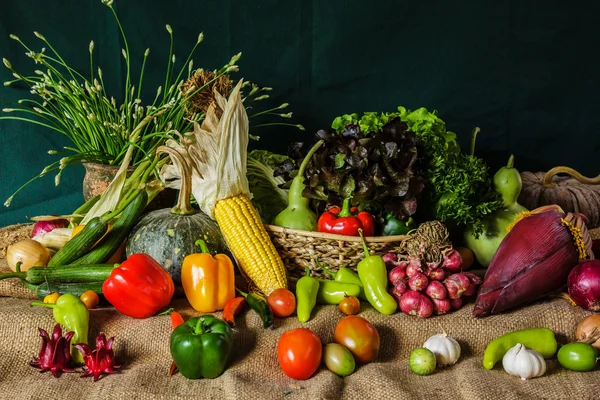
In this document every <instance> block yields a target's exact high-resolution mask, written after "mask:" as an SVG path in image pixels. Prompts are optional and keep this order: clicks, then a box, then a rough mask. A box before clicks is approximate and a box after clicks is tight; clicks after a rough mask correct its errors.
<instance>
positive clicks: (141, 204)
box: [73, 190, 148, 265]
mask: <svg viewBox="0 0 600 400" xmlns="http://www.w3.org/2000/svg"><path fill="white" fill-rule="evenodd" d="M147 203H148V195H147V194H146V191H145V190H142V191H141V192H140V193H138V195H137V196H135V198H134V199H133V200H132V201H131V203H129V205H128V206H127V207H125V209H124V210H123V213H122V214H121V216H120V217H119V219H117V222H115V224H114V226H113V227H112V229H111V230H110V231H108V233H107V234H106V236H104V237H103V238H102V240H100V242H99V243H98V244H97V245H96V246H95V247H94V248H93V249H92V250H91V251H89V252H88V253H87V254H85V255H83V256H82V257H80V258H78V259H76V260H75V261H73V264H78V265H86V264H102V263H105V262H106V261H108V259H109V258H110V257H111V256H112V255H113V254H114V253H115V252H116V251H117V249H118V248H119V246H121V244H123V242H124V241H125V239H127V235H129V232H130V231H131V230H132V229H133V227H134V226H135V223H136V222H137V220H138V218H139V217H140V216H141V215H142V213H143V212H144V209H145V208H146V204H147ZM82 232H83V231H82ZM79 235H81V233H80V234H79ZM79 235H77V236H79ZM77 236H75V237H77Z"/></svg>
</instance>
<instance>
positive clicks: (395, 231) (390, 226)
mask: <svg viewBox="0 0 600 400" xmlns="http://www.w3.org/2000/svg"><path fill="white" fill-rule="evenodd" d="M384 221H385V222H384V224H383V232H382V235H383V236H395V235H405V234H407V233H408V232H410V231H411V230H413V229H414V226H413V223H414V221H413V219H412V217H410V218H408V220H406V221H402V220H399V219H398V218H396V217H394V215H393V214H391V213H388V214H386V216H385V218H384Z"/></svg>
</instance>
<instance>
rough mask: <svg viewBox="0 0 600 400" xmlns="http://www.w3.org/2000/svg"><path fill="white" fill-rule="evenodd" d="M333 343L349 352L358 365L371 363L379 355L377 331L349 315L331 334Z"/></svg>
mask: <svg viewBox="0 0 600 400" xmlns="http://www.w3.org/2000/svg"><path fill="white" fill-rule="evenodd" d="M333 341H334V342H336V343H339V344H341V345H342V346H345V347H346V348H347V349H348V350H350V352H351V353H352V355H353V356H354V358H355V359H356V361H358V362H359V363H363V364H364V363H368V362H370V361H373V360H374V359H375V357H377V355H378V354H379V344H380V342H379V333H378V332H377V329H375V327H374V326H373V325H372V324H371V323H370V322H369V321H367V320H366V319H364V318H363V317H359V316H358V315H349V316H347V317H344V318H342V319H341V320H340V322H338V324H337V326H336V327H335V331H334V332H333Z"/></svg>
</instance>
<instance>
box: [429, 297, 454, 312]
mask: <svg viewBox="0 0 600 400" xmlns="http://www.w3.org/2000/svg"><path fill="white" fill-rule="evenodd" d="M431 301H432V303H433V313H434V314H435V315H442V314H446V313H447V312H449V311H450V309H451V308H452V300H450V299H431Z"/></svg>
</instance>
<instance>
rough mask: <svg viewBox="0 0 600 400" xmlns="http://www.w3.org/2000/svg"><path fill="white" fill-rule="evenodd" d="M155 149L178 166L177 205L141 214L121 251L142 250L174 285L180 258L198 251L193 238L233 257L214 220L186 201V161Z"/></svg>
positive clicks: (178, 276)
mask: <svg viewBox="0 0 600 400" xmlns="http://www.w3.org/2000/svg"><path fill="white" fill-rule="evenodd" d="M157 152H164V153H168V154H169V156H170V157H171V159H172V160H173V164H174V165H175V166H177V167H178V168H179V169H180V175H181V190H180V192H179V197H178V201H177V204H176V205H175V207H173V208H172V209H169V208H165V209H161V210H156V211H152V212H150V213H148V214H146V215H144V216H143V217H142V218H141V219H140V221H139V222H138V223H137V224H136V226H135V227H134V228H133V229H132V231H131V233H130V234H129V237H128V239H127V245H126V249H125V252H126V254H127V257H129V256H130V255H132V254H137V253H146V254H148V255H149V256H150V257H152V258H154V259H155V260H156V261H157V262H158V263H159V264H160V265H162V266H163V268H165V270H167V272H169V274H170V275H171V277H172V278H173V281H174V282H175V284H176V285H177V286H181V266H182V264H183V259H184V258H185V257H186V256H187V255H189V254H192V253H195V252H197V251H198V247H197V246H196V241H197V240H198V239H202V240H204V242H205V243H206V244H207V246H208V248H209V249H211V254H213V255H215V254H218V253H221V254H226V255H228V256H229V257H230V258H232V259H233V257H232V256H231V253H230V252H229V248H228V247H227V244H226V242H225V239H224V238H223V235H222V234H221V230H220V229H219V226H218V225H217V223H216V222H215V221H214V220H213V219H212V218H210V217H209V216H208V215H206V214H204V213H203V212H202V211H199V210H196V209H194V208H192V206H191V204H190V193H191V183H192V178H191V171H190V167H189V166H188V164H187V163H186V161H185V160H184V159H183V158H182V157H181V155H180V154H179V153H177V152H176V151H175V150H173V149H171V148H169V147H165V146H161V147H159V148H158V150H157Z"/></svg>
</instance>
